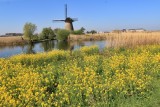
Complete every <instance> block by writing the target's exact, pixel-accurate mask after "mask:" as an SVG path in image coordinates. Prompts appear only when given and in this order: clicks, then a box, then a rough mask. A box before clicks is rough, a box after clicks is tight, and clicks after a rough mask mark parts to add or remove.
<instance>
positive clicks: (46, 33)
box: [41, 27, 56, 39]
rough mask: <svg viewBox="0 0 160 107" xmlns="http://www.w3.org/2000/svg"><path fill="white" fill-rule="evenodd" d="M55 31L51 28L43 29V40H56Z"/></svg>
mask: <svg viewBox="0 0 160 107" xmlns="http://www.w3.org/2000/svg"><path fill="white" fill-rule="evenodd" d="M55 36H56V35H55V34H54V31H53V30H52V29H51V28H50V27H49V28H43V30H42V33H41V38H42V39H54V38H55Z"/></svg>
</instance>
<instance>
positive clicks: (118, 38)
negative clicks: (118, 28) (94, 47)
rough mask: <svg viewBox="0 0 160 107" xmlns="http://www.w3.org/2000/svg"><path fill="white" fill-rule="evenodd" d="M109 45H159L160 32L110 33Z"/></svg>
mask: <svg viewBox="0 0 160 107" xmlns="http://www.w3.org/2000/svg"><path fill="white" fill-rule="evenodd" d="M107 41H108V42H109V44H107V47H135V46H140V45H159V44H160V32H150V33H146V32H142V33H119V34H118V33H110V34H109V36H108V37H107Z"/></svg>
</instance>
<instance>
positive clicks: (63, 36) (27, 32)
mask: <svg viewBox="0 0 160 107" xmlns="http://www.w3.org/2000/svg"><path fill="white" fill-rule="evenodd" d="M36 30H37V26H36V25H35V24H33V23H30V22H27V23H25V25H24V27H23V32H24V37H25V38H26V39H28V40H29V41H37V40H46V39H47V40H48V39H49V40H53V39H57V40H60V41H65V40H67V38H68V36H69V35H70V34H75V35H83V34H85V28H83V27H82V28H80V29H79V30H75V31H68V30H65V29H59V28H56V29H54V30H53V29H52V28H51V27H47V28H43V29H42V32H41V33H39V34H36V33H35V31H36ZM86 33H92V34H94V33H97V32H96V31H95V30H91V31H87V32H86Z"/></svg>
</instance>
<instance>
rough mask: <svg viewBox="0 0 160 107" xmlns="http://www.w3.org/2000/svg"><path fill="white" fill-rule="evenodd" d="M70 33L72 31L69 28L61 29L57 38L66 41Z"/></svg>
mask: <svg viewBox="0 0 160 107" xmlns="http://www.w3.org/2000/svg"><path fill="white" fill-rule="evenodd" d="M69 34H70V32H69V31H68V30H65V29H60V30H58V31H57V39H58V40H60V41H65V40H67V38H68V36H69Z"/></svg>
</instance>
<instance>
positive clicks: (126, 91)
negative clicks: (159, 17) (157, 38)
mask: <svg viewBox="0 0 160 107" xmlns="http://www.w3.org/2000/svg"><path fill="white" fill-rule="evenodd" d="M159 49H160V46H159V45H157V46H148V47H147V46H145V47H137V48H135V49H127V48H126V49H123V48H120V49H119V48H113V49H107V50H106V51H102V52H100V53H99V51H98V47H96V46H92V47H83V48H81V49H80V50H76V51H73V52H72V53H70V51H62V50H54V51H51V52H47V53H39V54H22V55H17V56H13V57H10V58H7V59H1V58H0V65H1V66H0V106H2V107H3V106H7V107H10V106H14V107H17V106H23V105H27V106H38V107H39V106H40V107H41V106H51V107H77V106H80V107H88V106H89V107H90V106H91V107H159V104H160V97H159V96H160V84H159V83H160V78H159V74H160V66H159V61H160V51H156V52H155V50H159ZM71 54H72V55H71Z"/></svg>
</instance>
